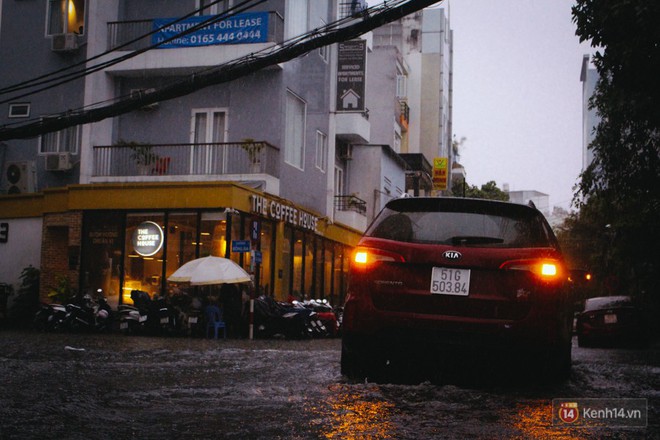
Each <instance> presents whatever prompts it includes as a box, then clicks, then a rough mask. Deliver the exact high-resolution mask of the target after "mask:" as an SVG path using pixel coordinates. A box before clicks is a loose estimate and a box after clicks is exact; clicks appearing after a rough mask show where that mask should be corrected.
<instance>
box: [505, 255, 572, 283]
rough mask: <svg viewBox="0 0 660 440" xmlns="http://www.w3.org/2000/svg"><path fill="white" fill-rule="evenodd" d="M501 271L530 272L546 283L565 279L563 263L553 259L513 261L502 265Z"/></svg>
mask: <svg viewBox="0 0 660 440" xmlns="http://www.w3.org/2000/svg"><path fill="white" fill-rule="evenodd" d="M500 269H504V270H524V271H528V272H531V273H533V274H534V275H536V276H537V277H538V278H540V279H541V280H544V281H558V280H561V279H563V278H564V275H563V274H564V269H563V265H562V263H561V262H560V261H559V260H553V259H533V260H511V261H507V262H505V263H502V265H500Z"/></svg>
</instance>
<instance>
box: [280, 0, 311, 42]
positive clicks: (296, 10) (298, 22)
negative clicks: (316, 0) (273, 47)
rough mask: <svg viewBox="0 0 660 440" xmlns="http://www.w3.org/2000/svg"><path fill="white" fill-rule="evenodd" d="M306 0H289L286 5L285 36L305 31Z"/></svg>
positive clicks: (306, 17) (306, 18) (294, 35)
mask: <svg viewBox="0 0 660 440" xmlns="http://www.w3.org/2000/svg"><path fill="white" fill-rule="evenodd" d="M307 1H308V0H289V1H288V2H287V5H288V7H289V10H288V11H287V14H286V15H287V20H286V21H285V23H287V24H288V29H287V36H286V38H287V39H289V38H294V37H298V36H300V35H303V34H305V33H306V32H307V23H308V17H309V13H308V8H309V5H308V4H307Z"/></svg>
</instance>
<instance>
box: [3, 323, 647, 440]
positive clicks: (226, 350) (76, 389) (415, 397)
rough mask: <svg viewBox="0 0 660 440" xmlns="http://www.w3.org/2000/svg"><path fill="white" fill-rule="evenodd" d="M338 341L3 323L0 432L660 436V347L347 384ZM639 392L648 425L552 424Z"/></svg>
mask: <svg viewBox="0 0 660 440" xmlns="http://www.w3.org/2000/svg"><path fill="white" fill-rule="evenodd" d="M340 346H341V341H340V340H339V339H315V340H303V341H291V340H256V341H248V340H232V339H227V340H206V339H195V338H165V337H141V336H123V335H114V334H112V335H85V334H80V335H78V334H44V333H35V332H18V331H3V332H0V375H1V376H2V388H0V420H1V424H0V439H2V440H4V439H44V438H57V439H115V440H116V439H131V438H135V439H156V438H158V439H180V438H186V439H206V438H208V439H220V438H223V439H224V438H226V439H278V438H279V439H347V438H349V439H350V438H353V439H363V438H370V439H421V438H424V439H427V438H448V439H449V438H520V439H526V438H557V439H583V438H584V439H592V438H593V439H595V438H603V437H605V436H607V437H610V438H612V437H613V438H630V439H636V438H660V423H659V421H660V420H659V419H660V413H659V411H658V407H659V406H660V391H658V390H659V389H660V386H659V385H660V381H659V378H660V355H659V353H660V348H659V347H658V346H654V347H653V348H650V349H647V350H622V349H584V348H577V347H574V355H573V358H574V367H573V371H572V374H571V378H570V380H569V381H568V382H566V383H564V384H561V385H556V386H551V387H536V386H531V385H525V386H522V387H510V386H500V385H490V386H485V387H484V386H471V385H470V384H469V383H468V384H451V383H448V384H431V383H428V382H425V383H421V384H416V385H396V384H373V383H352V382H349V381H347V380H346V379H345V378H344V377H342V376H341V375H340V373H339V358H340ZM565 397H568V398H573V397H575V398H580V397H590V398H644V399H647V401H648V411H649V413H648V426H647V427H646V428H625V429H623V428H612V427H604V428H567V427H564V426H556V425H553V424H552V415H551V414H552V406H551V402H552V399H554V398H565Z"/></svg>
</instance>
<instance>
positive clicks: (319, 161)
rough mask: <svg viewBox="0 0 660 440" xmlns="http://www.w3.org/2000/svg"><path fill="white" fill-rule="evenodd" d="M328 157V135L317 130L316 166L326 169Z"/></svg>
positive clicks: (322, 169)
mask: <svg viewBox="0 0 660 440" xmlns="http://www.w3.org/2000/svg"><path fill="white" fill-rule="evenodd" d="M327 158H328V136H327V135H326V134H325V133H321V132H320V131H317V132H316V168H318V169H320V170H321V171H325V167H326V162H327Z"/></svg>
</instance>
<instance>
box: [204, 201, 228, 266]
mask: <svg viewBox="0 0 660 440" xmlns="http://www.w3.org/2000/svg"><path fill="white" fill-rule="evenodd" d="M227 246H228V244H227V214H225V212H224V211H214V212H203V213H202V222H201V225H200V232H199V242H198V247H199V256H200V257H208V256H209V255H213V256H215V257H223V258H224V257H226V256H227Z"/></svg>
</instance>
